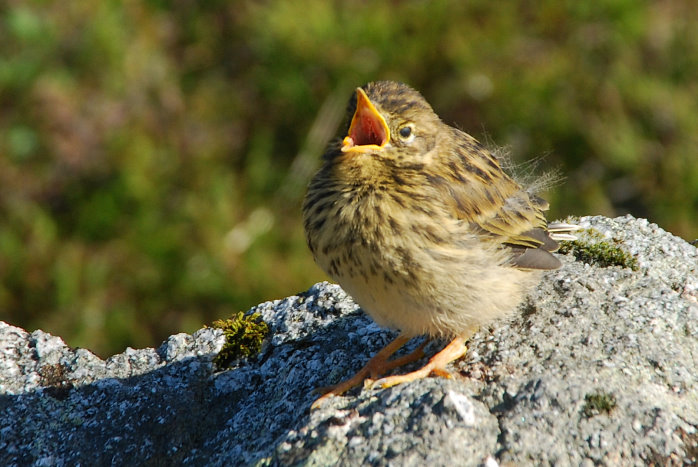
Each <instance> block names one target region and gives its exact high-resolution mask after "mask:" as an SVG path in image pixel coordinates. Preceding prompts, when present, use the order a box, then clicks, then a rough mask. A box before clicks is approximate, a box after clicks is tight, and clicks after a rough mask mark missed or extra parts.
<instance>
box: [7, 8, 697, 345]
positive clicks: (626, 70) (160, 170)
mask: <svg viewBox="0 0 698 467" xmlns="http://www.w3.org/2000/svg"><path fill="white" fill-rule="evenodd" d="M374 79H397V80H402V81H405V82H408V83H410V84H411V85H413V86H414V87H416V88H417V89H420V90H421V91H422V92H423V93H424V94H425V96H426V97H427V98H428V100H429V101H430V102H431V103H432V104H433V106H434V108H435V109H436V110H437V112H438V113H439V115H441V117H442V118H443V119H444V120H445V121H446V122H449V123H455V124H457V125H459V126H460V127H461V128H463V129H465V130H467V131H469V132H470V133H472V134H473V135H474V136H476V137H478V138H479V139H481V140H484V141H493V142H494V143H496V144H498V145H506V146H508V147H509V148H510V150H511V152H512V157H513V159H514V160H515V161H523V160H529V159H532V158H535V157H537V156H540V155H547V158H546V166H547V165H550V166H553V167H555V166H559V167H560V169H561V171H562V172H563V173H564V174H565V175H566V176H567V179H566V181H565V182H564V183H563V184H561V186H559V187H558V188H557V190H555V191H554V192H551V193H547V194H546V196H547V198H548V199H549V200H550V201H551V206H552V211H551V217H553V218H559V217H564V216H566V215H567V214H569V213H576V214H580V215H583V214H597V213H601V214H606V215H615V214H622V213H626V212H631V213H633V214H634V215H636V216H641V217H648V218H649V219H650V220H652V221H653V222H657V223H659V224H660V225H661V226H662V227H663V228H665V229H667V230H669V231H671V232H673V233H676V234H678V235H682V236H684V237H685V238H688V239H690V240H692V239H694V238H696V237H698V221H697V220H696V216H695V213H696V212H697V211H698V163H697V162H696V161H697V160H698V158H697V154H696V148H697V147H698V139H697V138H698V100H697V99H695V96H696V95H698V9H696V8H694V7H693V5H692V4H691V3H690V2H668V3H667V2H634V1H630V0H602V1H598V2H592V3H589V2H557V1H552V0H545V1H542V2H537V3H536V4H533V3H530V2H497V3H493V2H485V1H483V0H474V1H469V2H455V1H447V0H437V1H432V2H356V1H349V2H326V1H321V0H303V1H298V2H288V1H281V0H271V1H267V2H254V1H247V0H241V1H236V2H222V1H206V2H174V3H173V2H163V1H153V0H151V1H147V2H114V1H103V2H57V1H52V0H47V1H42V2H18V1H10V2H9V3H7V5H6V6H5V8H4V9H3V12H2V13H1V14H0V106H2V109H3V111H2V113H1V114H0V319H3V320H6V321H10V322H12V323H14V324H17V325H20V326H23V327H26V328H29V329H33V328H42V329H45V330H47V331H51V332H53V333H57V334H59V335H61V336H63V337H64V338H65V339H66V340H67V342H68V343H69V344H70V345H73V346H84V347H89V348H90V349H92V350H95V351H97V352H98V353H100V354H102V355H105V356H106V355H109V354H111V353H113V352H116V351H121V350H122V349H123V348H124V347H125V346H126V345H131V346H139V347H140V346H145V345H150V346H153V345H157V344H158V342H159V340H161V339H163V338H164V337H166V336H167V335H169V334H171V333H174V332H178V331H192V330H194V329H197V328H198V327H200V325H201V323H203V322H210V321H212V320H213V319H215V318H218V317H221V316H229V315H230V314H231V313H232V312H233V311H235V310H238V309H245V308H246V307H249V306H251V305H254V304H256V303H258V302H260V301H262V300H266V299H270V298H274V297H280V296H285V295H288V294H290V293H294V292H297V291H298V290H304V289H306V288H307V287H308V285H310V284H312V283H313V282H315V281H318V280H320V279H323V275H322V274H321V272H320V271H319V270H318V269H317V268H316V267H315V266H314V265H313V262H312V258H311V257H310V254H309V253H308V252H307V249H306V247H305V241H304V238H303V233H302V230H301V226H300V222H299V218H300V214H299V211H300V202H301V199H302V196H303V192H304V187H305V184H306V183H307V180H308V179H309V177H310V174H311V173H312V170H313V168H314V167H315V166H316V164H318V162H319V157H320V154H321V151H322V148H323V147H324V145H325V143H326V142H327V140H328V139H329V138H331V137H332V136H334V133H335V130H336V128H337V127H338V125H339V123H340V121H341V118H342V113H343V109H344V106H345V104H346V100H347V99H348V97H349V94H350V92H351V90H352V89H353V88H354V87H355V86H357V85H359V84H362V83H364V82H366V81H369V80H374Z"/></svg>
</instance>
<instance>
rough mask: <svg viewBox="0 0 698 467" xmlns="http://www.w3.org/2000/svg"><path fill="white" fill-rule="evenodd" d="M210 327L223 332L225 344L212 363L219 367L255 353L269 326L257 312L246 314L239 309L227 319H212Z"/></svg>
mask: <svg viewBox="0 0 698 467" xmlns="http://www.w3.org/2000/svg"><path fill="white" fill-rule="evenodd" d="M211 327H213V328H217V329H221V330H223V333H224V334H225V344H224V345H223V348H222V349H221V351H220V352H218V355H217V356H216V358H214V359H213V363H214V364H215V365H216V366H217V367H218V368H221V369H222V368H226V367H227V366H228V365H229V364H230V362H232V361H234V360H237V359H239V358H243V357H252V356H254V355H257V354H258V353H259V351H260V350H261V349H262V342H263V341H264V338H265V337H267V335H268V334H269V326H268V325H267V323H265V322H264V321H263V320H262V316H261V315H260V314H259V313H253V314H251V315H246V314H245V313H243V312H242V311H240V312H238V313H237V314H234V315H233V316H231V317H230V318H228V319H219V320H216V321H214V322H213V323H211Z"/></svg>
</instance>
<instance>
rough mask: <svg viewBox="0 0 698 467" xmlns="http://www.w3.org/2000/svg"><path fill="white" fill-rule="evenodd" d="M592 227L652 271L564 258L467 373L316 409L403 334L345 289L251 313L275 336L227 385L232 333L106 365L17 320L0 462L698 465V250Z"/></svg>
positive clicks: (460, 370) (7, 350)
mask: <svg viewBox="0 0 698 467" xmlns="http://www.w3.org/2000/svg"><path fill="white" fill-rule="evenodd" d="M579 223H580V224H581V225H582V226H583V227H587V228H588V227H593V228H594V229H596V230H597V231H598V232H599V233H600V234H601V235H600V236H597V237H593V236H588V235H587V234H582V238H581V239H582V240H585V238H586V239H587V240H589V241H591V242H595V241H598V240H599V238H600V237H603V238H604V240H606V241H608V242H610V243H611V244H613V245H615V246H617V247H619V248H621V249H622V250H624V251H626V252H628V253H629V254H631V255H632V256H633V257H634V258H636V259H637V262H638V268H637V269H636V270H632V269H630V268H624V267H621V266H606V267H601V266H598V265H593V264H586V263H584V262H582V261H577V260H575V258H574V257H573V256H572V255H567V256H563V257H562V259H563V262H564V266H563V268H562V269H560V270H557V271H551V272H548V273H546V275H545V276H544V279H543V281H542V282H541V284H540V286H539V287H538V288H537V289H536V290H535V291H534V292H533V293H532V294H531V296H530V298H529V299H528V301H527V302H526V303H524V304H523V305H522V306H521V307H520V310H519V312H518V313H517V314H516V315H515V316H513V317H512V318H511V319H510V320H508V321H500V322H496V323H492V325H490V326H489V327H487V328H486V329H481V330H480V331H479V332H478V333H477V334H476V335H475V336H474V337H473V338H472V339H471V340H470V342H469V351H468V354H467V355H466V357H465V358H464V359H462V360H461V361H459V362H456V363H455V364H453V366H452V373H453V378H451V379H444V378H428V379H425V380H422V381H417V382H414V383H410V384H404V385H400V386H396V387H393V388H389V389H385V390H377V389H361V390H359V389H356V390H354V391H351V392H350V393H349V394H347V395H345V396H343V397H335V398H332V399H330V400H329V401H328V402H327V403H326V404H324V405H323V406H322V407H320V408H319V409H317V410H313V411H310V404H311V403H312V402H313V400H314V399H315V397H317V395H316V394H314V393H313V389H315V388H317V387H319V386H324V385H328V384H332V383H335V382H338V381H340V380H342V379H345V378H347V377H349V376H351V375H352V374H353V372H355V371H357V370H358V369H359V368H360V367H361V366H362V365H363V364H364V363H365V362H366V361H367V360H368V359H369V358H370V357H371V356H372V355H373V354H374V353H375V352H376V351H377V350H379V349H380V348H381V347H382V346H383V345H385V344H386V343H387V342H388V341H389V340H390V339H392V338H393V337H394V336H395V334H394V333H393V332H391V331H388V330H385V329H381V328H379V327H378V326H376V325H375V324H373V323H372V322H371V320H370V319H369V318H367V317H366V316H364V314H363V312H361V310H360V309H358V307H357V306H356V305H355V304H354V303H353V302H352V301H351V299H350V298H349V297H348V296H347V295H346V294H345V293H344V292H343V291H342V290H341V288H339V287H338V286H336V285H331V284H327V283H320V284H316V285H314V286H312V287H311V288H310V289H309V290H308V291H307V292H304V293H302V294H299V295H297V296H293V297H288V298H285V299H283V300H277V301H273V302H267V303H263V304H260V305H258V306H257V307H255V308H253V309H252V310H250V312H255V311H256V312H260V313H261V315H262V317H263V319H264V320H265V321H266V322H267V323H268V324H269V326H270V329H271V332H270V336H269V338H268V339H267V341H266V342H265V344H264V346H263V348H262V351H261V352H260V354H259V355H258V356H257V357H254V358H249V359H244V360H238V361H236V362H234V363H233V365H232V366H231V368H229V369H227V370H225V371H217V370H216V368H215V366H214V365H213V364H212V359H213V358H214V357H215V355H216V354H217V352H218V351H219V350H220V348H221V346H222V345H223V343H224V337H223V335H222V333H221V331H218V330H213V329H202V330H200V331H198V332H196V333H195V334H193V335H186V334H179V335H176V336H172V337H170V338H169V339H168V340H167V341H166V342H164V343H163V344H162V345H161V346H160V347H159V348H158V349H142V350H133V349H127V350H126V351H125V352H123V353H122V354H119V355H115V356H113V357H111V358H109V359H107V360H106V361H103V360H101V359H99V358H97V357H96V356H94V355H93V354H91V353H90V352H89V351H86V350H83V349H70V348H68V347H67V346H66V345H65V344H64V343H63V341H62V340H61V339H60V338H58V337H54V336H51V335H49V334H46V333H44V332H42V331H35V332H33V333H28V332H26V331H24V330H22V329H19V328H17V327H13V326H10V325H8V324H5V323H0V465H32V464H34V465H77V464H81V465H134V464H135V465H138V464H140V465H151V464H157V465H170V464H189V465H254V464H257V465H396V466H398V465H415V466H416V465H483V464H484V465H497V464H502V465H540V464H550V463H555V464H559V465H596V464H602V465H603V464H605V465H619V464H620V465H623V464H625V465H632V464H647V463H655V464H657V465H681V464H691V463H693V464H695V463H696V457H697V456H698V432H697V431H696V430H697V428H698V365H697V360H698V251H697V250H696V248H695V247H693V246H691V245H689V244H688V243H686V242H685V241H683V240H681V239H679V238H677V237H674V236H672V235H671V234H669V233H667V232H665V231H663V230H662V229H660V228H659V227H657V226H656V225H654V224H650V223H649V222H647V221H646V220H643V219H634V218H632V217H630V216H627V217H622V218H616V219H607V218H602V217H587V218H582V219H580V220H579ZM587 237H588V238H587ZM418 343H419V342H418V341H417V342H412V343H411V345H410V346H408V349H406V351H409V349H410V348H413V347H414V346H416V345H417V344H418ZM440 345H443V343H440V342H433V343H430V344H429V345H428V347H427V350H428V354H431V353H433V352H435V351H437V350H438V349H439V346H440ZM408 369H409V368H408ZM403 371H404V370H403Z"/></svg>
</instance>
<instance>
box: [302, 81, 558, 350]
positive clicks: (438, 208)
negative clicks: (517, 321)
mask: <svg viewBox="0 0 698 467" xmlns="http://www.w3.org/2000/svg"><path fill="white" fill-rule="evenodd" d="M348 114H349V115H350V116H352V115H353V118H352V120H351V121H350V122H349V126H348V128H346V129H345V131H344V133H343V134H344V135H346V138H344V140H343V141H342V140H338V141H335V142H333V143H331V144H330V146H329V148H328V150H327V152H326V153H325V155H324V158H323V165H322V167H321V168H320V170H319V171H318V172H317V174H316V175H315V176H314V178H313V180H312V181H311V183H310V186H309V188H308V193H307V195H306V198H305V201H304V204H303V218H304V226H305V231H306V237H307V241H308V245H309V247H310V250H311V251H312V253H313V255H314V258H315V260H316V261H317V263H318V264H319V265H320V267H321V268H322V269H323V270H324V271H326V272H327V274H328V275H329V276H330V277H331V278H332V279H333V280H335V281H337V282H338V283H339V284H340V285H341V286H342V287H343V288H344V289H345V290H346V291H347V292H348V293H349V294H350V295H351V296H352V297H353V298H354V300H355V301H356V302H357V303H358V304H359V305H361V307H362V309H363V310H364V311H366V312H367V313H368V314H369V315H371V317H372V318H373V319H374V320H375V321H376V322H377V323H379V324H381V325H384V326H389V327H392V328H395V329H399V330H400V331H401V333H402V335H403V336H406V337H411V336H416V335H420V334H428V335H430V336H445V337H450V338H456V337H461V338H467V337H468V336H469V335H470V334H471V333H472V332H473V331H474V330H475V329H477V327H479V326H480V325H482V324H484V323H486V322H488V321H491V320H493V319H495V318H498V317H501V316H504V315H506V314H508V313H510V312H512V311H513V310H514V309H515V308H516V306H517V305H518V304H519V303H520V301H521V300H522V299H523V297H524V296H525V294H526V292H527V290H529V289H530V287H532V286H534V285H535V284H536V283H537V282H538V280H539V274H538V273H537V270H542V269H554V268H557V267H559V265H560V262H559V261H558V260H557V259H556V258H555V257H554V256H553V255H551V254H550V253H549V251H553V250H554V249H555V248H556V247H557V243H556V242H555V241H554V240H552V239H551V238H550V236H549V235H548V233H547V231H546V221H545V217H544V215H543V211H544V210H545V209H547V203H546V202H545V201H543V200H542V199H540V198H538V197H537V196H535V195H533V194H531V193H529V192H527V191H526V190H525V189H523V188H522V187H521V186H520V185H519V184H518V183H516V182H515V181H514V180H513V179H512V178H510V177H509V176H508V175H507V174H506V173H504V171H503V170H502V168H501V166H500V164H499V162H498V161H497V159H496V158H495V157H494V156H493V155H492V154H491V153H490V152H489V151H487V150H486V149H485V148H484V147H483V146H482V145H481V144H480V143H479V142H477V141H476V140H475V139H474V138H473V137H471V136H470V135H468V134H466V133H464V132H462V131H460V130H458V129H455V128H453V127H451V126H448V125H446V124H444V123H443V122H442V121H441V120H440V119H439V117H438V116H437V115H436V114H435V113H434V111H433V110H432V108H431V107H430V106H429V104H428V103H427V102H426V100H425V99H424V98H423V97H422V96H421V95H420V94H419V93H418V92H417V91H415V90H413V89H412V88H410V87H408V86H406V85H404V84H401V83H395V82H390V81H380V82H374V83H369V84H367V85H365V86H364V87H363V88H360V89H358V90H357V93H356V95H355V96H354V97H353V98H352V99H351V101H350V103H349V107H348ZM405 128H409V130H405Z"/></svg>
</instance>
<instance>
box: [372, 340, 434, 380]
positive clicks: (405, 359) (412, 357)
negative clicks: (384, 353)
mask: <svg viewBox="0 0 698 467" xmlns="http://www.w3.org/2000/svg"><path fill="white" fill-rule="evenodd" d="M428 343H429V339H424V342H422V343H421V344H419V347H417V348H416V349H414V350H413V351H412V352H410V353H408V354H407V355H403V356H402V357H398V358H394V359H392V360H390V361H386V362H385V365H384V366H383V367H382V368H381V373H378V372H376V373H371V379H375V378H377V377H378V376H380V375H381V374H382V373H386V372H388V371H390V370H392V369H393V368H397V367H400V366H403V365H407V364H408V363H412V362H416V361H417V360H419V359H420V358H422V357H424V347H426V346H427V344H428ZM367 381H368V380H367ZM371 382H372V381H371Z"/></svg>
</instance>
